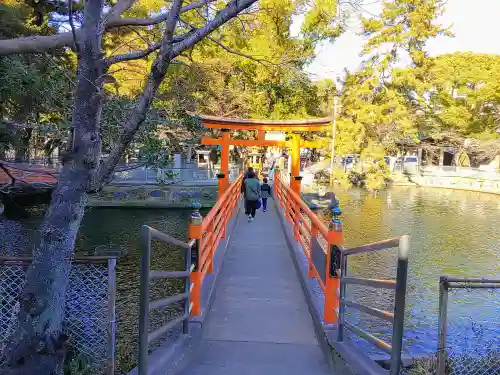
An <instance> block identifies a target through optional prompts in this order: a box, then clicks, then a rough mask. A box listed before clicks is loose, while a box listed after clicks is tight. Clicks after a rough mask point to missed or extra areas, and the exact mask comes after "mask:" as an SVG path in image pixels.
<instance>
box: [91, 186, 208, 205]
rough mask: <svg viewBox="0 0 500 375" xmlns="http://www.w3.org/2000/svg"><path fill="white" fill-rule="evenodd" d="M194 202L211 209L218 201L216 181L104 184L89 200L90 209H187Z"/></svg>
mask: <svg viewBox="0 0 500 375" xmlns="http://www.w3.org/2000/svg"><path fill="white" fill-rule="evenodd" d="M194 201H197V202H200V203H201V205H202V207H212V206H213V205H214V204H215V202H216V201H217V182H216V181H211V182H210V183H209V182H208V181H207V182H205V183H194V182H191V183H190V184H185V183H180V184H172V185H156V184H148V185H146V184H144V185H138V184H116V185H107V186H105V187H104V189H103V190H102V191H101V192H99V193H98V194H95V195H93V196H91V197H90V200H89V206H91V207H157V208H162V207H172V208H186V207H190V205H191V203H192V202H194Z"/></svg>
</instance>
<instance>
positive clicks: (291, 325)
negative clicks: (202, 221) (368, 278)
mask: <svg viewBox="0 0 500 375" xmlns="http://www.w3.org/2000/svg"><path fill="white" fill-rule="evenodd" d="M269 203H270V206H271V207H268V208H269V211H268V212H265V213H264V212H262V210H259V211H257V217H256V219H255V221H254V222H252V223H248V222H247V219H246V218H245V217H244V216H243V213H240V215H241V216H242V217H240V220H239V222H238V224H237V226H236V227H235V229H234V232H233V234H232V237H231V240H230V244H229V248H228V252H227V254H226V255H225V260H224V266H223V269H222V271H221V274H220V275H219V276H220V278H219V280H218V283H217V288H216V291H215V299H214V303H213V305H212V310H211V312H210V315H209V316H208V321H207V322H206V324H205V327H204V333H203V339H202V343H201V344H200V347H198V348H197V350H196V354H195V357H194V359H193V361H192V362H191V363H190V364H188V365H187V367H186V368H184V369H183V371H182V372H181V374H182V375H323V374H329V373H330V372H329V370H328V365H327V363H326V360H325V359H324V357H323V354H322V351H321V349H320V347H319V344H318V341H317V339H316V337H315V331H314V327H313V322H312V318H311V315H310V313H309V310H308V306H307V303H306V300H305V297H304V295H303V292H302V289H301V286H300V283H299V280H298V276H297V274H296V271H295V269H294V265H293V263H292V259H291V255H290V252H289V250H288V248H287V244H286V240H285V235H284V233H283V230H282V228H281V225H280V222H279V217H278V215H277V214H276V212H275V210H274V207H273V204H274V202H273V201H272V200H270V202H269Z"/></svg>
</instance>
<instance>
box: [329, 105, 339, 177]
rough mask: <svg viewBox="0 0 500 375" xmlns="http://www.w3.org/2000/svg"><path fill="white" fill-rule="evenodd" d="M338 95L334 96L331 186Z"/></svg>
mask: <svg viewBox="0 0 500 375" xmlns="http://www.w3.org/2000/svg"><path fill="white" fill-rule="evenodd" d="M338 99H339V98H338V96H334V97H333V124H332V151H331V156H330V157H331V160H330V186H331V185H333V158H334V156H335V136H336V134H337V103H338Z"/></svg>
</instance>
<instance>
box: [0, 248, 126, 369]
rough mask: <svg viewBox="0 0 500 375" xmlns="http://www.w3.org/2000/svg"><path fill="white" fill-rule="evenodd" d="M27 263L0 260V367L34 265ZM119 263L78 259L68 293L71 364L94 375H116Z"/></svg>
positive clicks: (66, 321)
mask: <svg viewBox="0 0 500 375" xmlns="http://www.w3.org/2000/svg"><path fill="white" fill-rule="evenodd" d="M30 261H31V260H30V258H26V257H22V258H21V257H16V258H14V257H0V280H1V283H0V367H1V365H2V363H3V362H4V361H5V346H6V344H7V340H8V338H9V336H10V335H11V334H12V332H13V330H14V329H15V325H16V316H17V312H18V311H19V297H20V294H21V292H22V289H23V286H24V283H25V279H26V271H27V269H28V266H29V264H30ZM115 267H116V258H113V257H86V258H78V259H76V260H75V261H74V263H73V266H72V268H71V272H70V277H69V285H68V289H67V292H66V306H65V312H64V322H63V324H64V331H65V333H66V334H67V335H68V337H69V353H68V358H67V360H69V362H70V361H71V360H74V361H76V362H78V363H79V364H80V365H79V366H80V367H83V368H84V369H85V370H86V371H87V372H88V373H91V374H96V375H97V374H108V375H112V374H113V373H114V356H115V299H116V297H115V296H116V278H115Z"/></svg>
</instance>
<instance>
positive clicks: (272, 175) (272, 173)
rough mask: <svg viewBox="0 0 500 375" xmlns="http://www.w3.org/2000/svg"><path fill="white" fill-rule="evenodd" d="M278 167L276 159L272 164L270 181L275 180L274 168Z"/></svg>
mask: <svg viewBox="0 0 500 375" xmlns="http://www.w3.org/2000/svg"><path fill="white" fill-rule="evenodd" d="M275 166H276V159H274V160H273V163H272V164H271V168H269V179H270V180H272V179H273V178H274V167H275Z"/></svg>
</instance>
